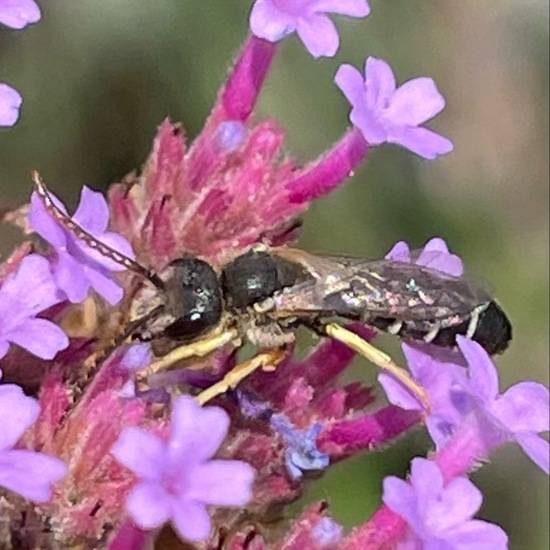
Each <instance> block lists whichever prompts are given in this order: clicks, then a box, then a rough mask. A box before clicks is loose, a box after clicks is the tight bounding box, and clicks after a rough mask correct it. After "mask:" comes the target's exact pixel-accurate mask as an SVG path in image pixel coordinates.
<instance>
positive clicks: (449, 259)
mask: <svg viewBox="0 0 550 550" xmlns="http://www.w3.org/2000/svg"><path fill="white" fill-rule="evenodd" d="M385 258H386V260H394V261H396V262H404V263H407V264H409V263H414V264H416V265H421V266H423V267H429V268H431V269H435V270H437V271H441V273H446V274H447V275H452V276H453V277H460V275H462V273H463V272H464V266H463V264H462V260H461V259H460V258H459V257H458V256H457V255H456V254H451V253H450V252H449V248H448V247H447V243H446V242H445V241H444V240H443V239H441V238H439V237H434V238H433V239H430V240H429V241H428V242H427V243H426V244H425V245H424V248H423V249H422V250H421V251H420V252H418V253H416V254H414V253H413V254H411V251H410V248H409V245H408V244H407V243H406V242H404V241H400V242H398V243H396V244H395V245H394V246H393V248H392V249H391V250H390V251H389V252H388V253H387V254H386V256H385Z"/></svg>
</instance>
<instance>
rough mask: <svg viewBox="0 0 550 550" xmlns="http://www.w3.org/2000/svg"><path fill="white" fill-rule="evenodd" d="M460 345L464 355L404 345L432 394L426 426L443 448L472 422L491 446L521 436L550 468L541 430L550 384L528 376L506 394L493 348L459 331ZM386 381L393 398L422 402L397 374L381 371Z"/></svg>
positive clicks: (413, 405)
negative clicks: (395, 377) (489, 351)
mask: <svg viewBox="0 0 550 550" xmlns="http://www.w3.org/2000/svg"><path fill="white" fill-rule="evenodd" d="M457 344H458V347H459V349H460V351H461V353H462V355H463V358H461V357H460V356H457V357H455V358H453V357H452V356H450V355H449V356H448V358H441V356H439V357H438V356H437V355H436V356H433V355H432V354H430V353H429V352H427V351H422V350H420V349H416V348H414V347H413V346H409V345H407V344H404V345H403V351H404V353H405V356H406V357H407V364H408V365H409V368H410V370H411V373H412V374H413V376H414V378H415V380H416V381H417V382H419V383H420V384H421V385H422V386H423V387H424V388H425V389H426V391H427V392H428V395H429V397H430V402H431V404H432V410H431V412H430V414H429V416H428V418H427V420H426V425H427V427H428V430H429V432H430V435H431V436H432V439H433V440H434V442H435V443H436V444H437V445H438V448H441V447H443V446H444V445H445V444H446V443H447V442H448V441H449V440H450V439H451V437H453V435H454V434H455V433H456V432H457V430H458V429H459V428H461V427H462V426H466V429H468V428H469V431H471V432H473V433H474V437H476V438H478V439H480V440H481V443H483V447H484V448H487V449H490V448H491V447H493V446H495V445H497V444H500V443H503V442H505V441H509V440H515V441H517V442H518V443H519V444H520V445H521V447H522V448H523V450H524V451H525V452H526V454H527V455H528V456H529V457H530V458H531V459H532V460H533V461H534V462H535V463H536V464H538V466H540V468H542V469H543V470H544V471H545V472H546V473H548V471H549V451H550V449H549V444H548V441H546V440H545V439H544V438H542V437H541V436H540V435H538V434H539V433H541V432H546V431H548V429H549V419H548V410H549V408H550V404H549V393H548V388H546V387H545V386H543V385H542V384H539V383H536V382H530V381H526V382H520V383H518V384H515V385H513V386H512V387H510V388H508V390H506V391H505V392H504V393H502V394H500V393H499V391H498V372H497V369H496V367H495V365H494V364H493V362H492V360H491V358H490V356H489V355H488V354H487V352H486V351H485V350H484V349H483V348H482V347H481V346H480V345H479V344H478V343H477V342H474V341H472V340H470V339H468V338H465V337H463V336H457ZM431 351H432V353H433V350H431ZM464 364H466V365H467V368H465V367H464ZM380 381H381V383H382V384H383V386H384V389H385V390H386V394H387V396H388V399H389V400H390V401H391V402H392V403H395V404H398V405H399V406H401V407H404V408H408V409H418V408H419V407H420V405H419V403H418V402H417V401H416V399H415V398H414V397H413V396H412V395H411V394H410V393H409V392H408V391H407V390H406V389H405V388H404V387H403V386H401V385H400V384H399V383H397V382H396V381H395V380H393V379H391V377H388V376H387V375H383V376H382V375H381V376H380ZM480 420H481V423H480ZM480 458H481V457H480Z"/></svg>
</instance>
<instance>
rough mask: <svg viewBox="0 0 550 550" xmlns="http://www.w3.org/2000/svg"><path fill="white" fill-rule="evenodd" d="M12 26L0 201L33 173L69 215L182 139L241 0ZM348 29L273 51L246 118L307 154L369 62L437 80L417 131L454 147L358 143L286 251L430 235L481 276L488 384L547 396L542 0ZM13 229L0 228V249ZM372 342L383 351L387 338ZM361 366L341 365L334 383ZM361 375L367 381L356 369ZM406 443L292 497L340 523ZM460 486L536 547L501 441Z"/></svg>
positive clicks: (124, 3)
mask: <svg viewBox="0 0 550 550" xmlns="http://www.w3.org/2000/svg"><path fill="white" fill-rule="evenodd" d="M40 3H41V6H42V9H43V20H42V21H41V22H40V23H39V24H37V25H35V26H33V27H30V28H28V29H26V30H24V31H23V32H15V31H11V30H9V29H2V30H1V31H0V52H1V54H2V55H1V60H0V81H4V82H8V83H10V84H11V85H13V86H15V87H16V88H18V89H19V90H20V91H21V92H22V94H23V95H24V100H25V102H24V105H23V112H22V117H21V120H20V122H19V124H18V125H17V126H16V127H15V128H13V129H10V130H7V131H2V132H0V159H1V162H0V189H1V194H0V208H5V207H8V206H15V205H19V204H21V203H23V202H24V201H26V200H27V199H28V196H29V190H30V181H29V172H30V170H31V169H39V170H40V172H41V173H42V174H43V176H44V177H45V179H46V181H48V182H49V183H50V186H51V188H52V189H53V190H55V192H56V193H57V194H59V195H60V196H61V197H62V198H63V199H64V200H65V201H66V202H67V203H68V204H69V205H74V204H75V201H76V198H77V196H78V190H79V188H80V186H81V185H82V184H83V183H86V184H88V185H90V186H92V187H95V188H98V189H105V188H106V186H107V185H108V184H109V183H110V182H113V181H115V180H118V179H119V178H121V176H123V175H124V174H126V173H127V172H129V171H131V170H134V169H136V168H139V166H140V165H141V164H142V162H143V161H144V160H145V158H146V155H147V154H148V151H149V149H150V147H151V141H152V138H153V136H154V134H155V129H156V127H157V125H158V124H159V123H160V122H161V121H162V120H163V119H164V118H165V117H166V116H170V117H171V118H172V120H174V121H182V122H183V124H184V126H185V128H186V130H187V133H188V135H189V136H190V138H192V137H193V136H194V135H196V134H197V132H198V131H199V130H200V128H201V125H202V123H203V121H204V119H205V118H206V117H207V115H208V113H209V109H210V107H211V105H212V102H213V100H214V98H215V95H216V92H217V89H218V87H219V85H220V84H221V82H222V80H223V78H224V75H225V74H226V71H227V68H228V64H229V63H230V61H231V59H232V57H233V56H234V54H235V53H236V51H237V50H238V48H239V46H240V44H241V42H242V40H243V39H244V37H245V34H246V32H247V14H248V10H249V8H250V5H251V2H250V1H245V0H233V1H228V0H210V1H206V0H95V1H94V2H84V1H82V0H80V1H78V0H77V1H75V0H56V1H55V2H46V1H43V2H40ZM370 3H371V7H372V14H371V16H370V17H369V18H367V19H366V20H351V19H345V18H340V19H338V27H339V29H340V32H341V39H342V46H341V49H340V51H339V53H338V55H337V57H336V58H334V59H322V60H319V61H314V60H312V58H311V57H310V56H309V55H308V54H307V53H306V51H305V50H304V49H303V47H302V46H301V44H300V43H299V42H298V40H297V39H295V38H290V39H288V40H286V42H285V43H284V45H283V46H282V48H281V49H280V53H279V56H278V57H277V59H276V62H275V65H274V67H273V69H272V71H271V73H270V76H269V78H268V81H267V84H266V87H265V89H264V92H263V94H262V97H261V101H260V104H259V107H258V110H257V116H258V117H259V118H261V117H265V116H276V117H277V118H278V119H279V120H280V121H281V122H282V123H283V124H284V125H285V126H286V129H287V132H288V133H287V150H288V151H289V152H292V154H293V155H295V156H296V157H297V158H298V159H299V160H301V161H307V160H308V159H312V158H314V157H315V156H317V155H318V154H320V153H321V152H322V151H323V150H324V149H325V148H327V147H328V146H329V145H330V144H331V143H332V142H333V141H334V140H336V139H337V138H338V136H339V135H340V134H341V133H342V132H343V131H344V129H345V127H346V124H347V119H346V116H347V112H348V105H347V103H346V101H345V99H344V97H343V96H342V95H341V93H340V92H339V90H338V89H337V88H336V87H335V86H334V84H333V83H332V77H333V75H334V73H335V71H336V68H337V67H338V65H339V64H340V63H343V62H351V63H353V64H355V65H356V66H361V65H362V64H363V60H364V58H365V57H366V56H367V55H373V56H377V57H382V58H384V59H386V60H387V61H389V62H390V64H391V65H392V66H393V67H394V69H395V71H396V73H397V75H398V79H399V80H400V81H401V82H402V81H404V80H407V79H409V78H412V77H414V76H419V75H429V76H432V77H433V78H435V79H436V81H437V83H438V85H439V87H440V89H441V91H442V92H443V94H444V96H445V97H446V99H447V105H448V106H447V108H446V109H445V111H444V113H443V114H442V115H440V116H439V117H437V120H436V121H435V123H434V124H433V127H434V128H436V129H437V130H439V131H441V133H443V134H444V135H446V136H449V137H450V138H451V139H452V140H453V141H454V144H455V151H454V152H453V153H452V154H451V155H448V156H446V157H443V158H441V159H439V160H437V161H434V162H426V161H423V160H421V159H419V158H417V157H415V156H414V155H412V154H411V153H408V152H407V151H403V150H401V149H399V148H397V147H391V146H387V147H381V148H379V149H378V150H375V151H374V152H373V153H372V154H371V156H370V157H369V159H368V162H366V163H365V164H364V165H363V166H362V167H361V169H360V170H358V172H357V174H356V175H355V177H354V178H353V179H352V180H351V181H350V182H348V183H347V184H346V185H344V186H342V187H341V188H340V189H338V190H337V191H336V192H335V193H333V194H332V195H331V196H329V197H327V198H324V199H322V200H320V201H317V202H316V203H315V204H314V205H313V206H312V207H311V209H310V211H309V212H308V213H307V214H306V216H305V224H304V231H303V236H302V239H301V246H302V247H304V248H306V249H308V250H311V251H315V252H329V253H341V254H352V255H359V256H364V257H369V258H378V257H382V256H383V255H384V254H385V253H386V251H387V250H388V249H389V248H391V246H392V245H393V244H394V242H395V241H397V240H401V239H406V240H407V241H408V242H410V243H411V244H412V245H413V246H414V247H419V246H421V245H422V244H423V243H424V242H425V241H426V240H427V239H429V238H430V237H432V236H435V235H440V236H443V237H445V238H446V239H447V240H448V242H449V243H450V245H451V247H452V249H453V250H454V251H455V252H457V253H459V254H460V255H461V256H462V258H463V259H464V260H465V262H466V265H467V266H469V271H470V273H471V274H472V275H473V276H475V277H477V278H480V279H482V280H486V281H488V282H489V284H490V285H491V286H492V288H493V289H494V292H495V295H496V296H497V297H498V299H499V300H500V302H501V303H502V304H503V305H504V306H505V309H506V310H507V312H508V313H509V315H510V317H511V318H512V321H513V323H514V327H515V334H514V342H513V345H512V347H511V349H510V350H509V351H508V352H507V353H506V354H505V355H504V356H503V357H501V358H499V359H498V362H499V365H500V367H501V373H502V377H501V383H502V387H503V388H505V387H507V386H509V385H511V384H512V383H514V382H516V381H518V380H520V379H524V378H531V379H535V380H540V381H542V382H544V383H545V384H548V70H547V65H548V5H547V2H546V1H545V0H483V1H480V0H462V1H460V2H455V1H450V0H447V1H441V0H439V1H438V0H416V1H415V2H411V1H410V0H393V1H392V2H388V1H383V0H371V2H370ZM17 237H18V235H17V232H16V231H15V230H12V229H9V228H7V227H5V226H2V228H1V234H0V252H2V254H5V253H6V252H8V251H9V249H10V246H11V245H12V244H13V243H14V242H15V239H17ZM384 343H385V344H386V343H387V349H389V350H391V351H395V350H396V345H395V342H393V341H390V340H386V341H385V342H384ZM364 372H367V369H365V368H364V365H359V366H358V367H357V369H356V371H355V373H354V374H353V376H355V377H357V376H360V375H362V373H364ZM368 372H369V375H368V376H371V378H372V377H373V376H374V374H373V373H372V371H371V370H369V371H368ZM427 449H428V440H427V439H426V437H425V435H424V434H423V433H422V432H420V431H418V432H416V433H413V434H411V435H410V436H407V437H406V438H404V439H402V440H400V441H399V442H398V444H397V445H395V446H394V447H392V448H391V449H389V450H388V451H385V452H384V453H375V454H370V455H363V456H360V457H356V458H355V459H353V460H350V461H347V462H344V463H342V464H339V465H337V466H336V467H334V468H333V469H331V471H330V472H329V473H328V475H327V476H325V478H324V479H323V480H322V481H321V482H320V483H316V484H314V485H313V486H311V487H310V491H309V493H308V496H307V498H308V500H311V499H315V498H320V497H327V496H329V495H330V500H331V502H332V505H333V508H332V510H333V512H334V514H335V515H336V517H337V518H338V519H339V520H340V521H342V522H343V523H344V524H345V525H346V526H351V525H353V524H354V523H357V522H361V521H363V520H364V519H365V518H366V517H367V516H368V515H369V514H370V513H371V512H372V511H373V509H374V507H375V506H376V505H377V502H378V498H379V488H380V479H381V476H383V475H386V474H388V473H394V474H397V475H404V473H405V472H406V468H407V464H408V462H409V460H410V458H411V457H412V456H414V455H415V454H416V455H422V454H425V452H426V450H427ZM491 459H492V460H491V463H490V464H488V465H486V466H485V467H484V468H483V469H482V470H480V471H479V472H476V473H475V474H474V476H473V479H474V481H475V483H476V484H478V486H480V487H481V488H482V490H483V492H484V495H485V502H484V505H483V509H482V514H481V515H482V516H483V517H484V518H487V519H489V520H491V521H495V522H498V523H500V524H501V525H503V526H504V527H505V528H506V530H507V531H508V533H509V534H510V537H511V548H513V549H535V550H538V549H544V548H547V547H548V527H547V522H548V502H547V499H548V481H547V478H546V476H544V475H543V474H542V473H541V472H540V471H539V470H538V469H537V468H536V467H535V466H534V465H533V464H532V463H531V462H530V461H529V459H528V458H526V456H525V455H523V454H522V453H521V452H520V451H519V449H518V448H517V447H516V446H514V445H509V446H507V447H505V448H503V449H501V450H499V451H498V452H496V453H495V454H494V455H493V456H492V457H491Z"/></svg>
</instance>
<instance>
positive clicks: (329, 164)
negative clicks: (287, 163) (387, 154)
mask: <svg viewBox="0 0 550 550" xmlns="http://www.w3.org/2000/svg"><path fill="white" fill-rule="evenodd" d="M367 151H368V144H367V142H366V141H365V139H364V138H363V134H361V131H360V130H358V129H357V128H351V129H350V130H348V131H347V132H346V133H345V134H344V135H343V136H342V137H341V138H340V140H339V141H337V142H336V143H335V144H334V145H333V147H332V148H331V149H329V150H328V151H327V152H325V153H324V154H322V155H321V156H320V157H319V158H318V159H317V160H315V161H314V162H311V163H309V164H307V165H306V166H304V168H302V169H301V170H297V171H296V172H294V175H293V177H292V179H291V180H290V181H288V182H287V183H286V184H285V187H286V188H287V190H288V193H289V200H290V202H294V203H304V202H309V201H312V200H313V199H316V198H318V197H321V196H323V195H326V194H327V193H330V192H331V191H332V190H333V189H335V188H336V187H338V185H340V183H342V182H343V181H344V180H345V179H346V178H348V177H350V176H352V175H353V172H354V170H355V168H356V167H357V166H358V165H359V163H360V162H361V161H362V160H363V159H364V158H365V156H366V155H367Z"/></svg>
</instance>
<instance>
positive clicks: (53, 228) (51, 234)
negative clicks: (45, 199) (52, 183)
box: [29, 192, 67, 249]
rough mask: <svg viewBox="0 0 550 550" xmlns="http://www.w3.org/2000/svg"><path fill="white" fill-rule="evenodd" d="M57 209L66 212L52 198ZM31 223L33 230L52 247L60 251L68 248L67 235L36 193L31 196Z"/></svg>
mask: <svg viewBox="0 0 550 550" xmlns="http://www.w3.org/2000/svg"><path fill="white" fill-rule="evenodd" d="M52 199H53V200H54V202H55V204H56V206H57V207H59V208H61V209H62V211H63V212H65V207H64V206H63V205H62V204H61V202H60V201H59V200H57V198H56V197H53V196H52ZM29 223H30V224H31V226H32V227H33V229H34V230H35V231H36V232H37V233H38V234H39V235H40V236H41V237H43V238H44V239H46V240H47V241H48V242H49V243H50V244H51V245H52V246H54V247H55V248H57V249H59V248H62V247H65V246H67V234H66V232H65V230H64V229H63V228H62V227H61V226H60V225H59V223H58V222H56V221H55V220H54V219H53V218H52V216H51V214H50V213H49V212H48V211H47V210H46V208H45V207H44V205H43V204H42V200H41V199H40V197H39V196H38V194H37V193H36V192H34V193H33V194H32V195H31V208H30V210H29Z"/></svg>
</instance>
